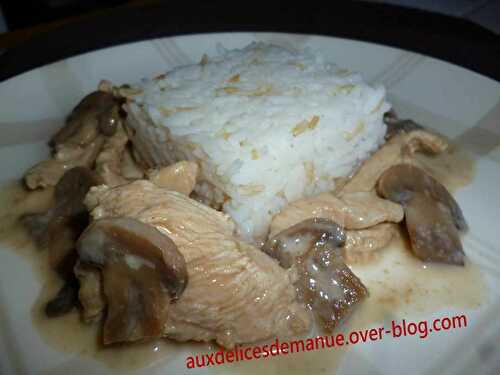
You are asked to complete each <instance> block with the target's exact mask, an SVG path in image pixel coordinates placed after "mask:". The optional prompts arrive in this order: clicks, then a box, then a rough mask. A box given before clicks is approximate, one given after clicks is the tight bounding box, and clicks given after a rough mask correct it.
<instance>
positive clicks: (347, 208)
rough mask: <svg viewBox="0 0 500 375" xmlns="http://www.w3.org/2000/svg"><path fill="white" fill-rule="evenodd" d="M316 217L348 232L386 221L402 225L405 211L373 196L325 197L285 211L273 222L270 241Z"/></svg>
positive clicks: (302, 200)
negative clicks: (339, 226)
mask: <svg viewBox="0 0 500 375" xmlns="http://www.w3.org/2000/svg"><path fill="white" fill-rule="evenodd" d="M313 217H318V218H325V219H329V220H332V221H334V222H336V223H339V224H340V225H342V226H343V227H344V228H346V229H364V228H369V227H371V226H373V225H376V224H379V223H383V222H387V221H389V222H394V223H398V222H400V221H401V220H402V219H403V209H402V207H401V205H399V204H396V203H393V202H390V201H388V200H386V199H382V198H380V197H378V196H377V195H376V194H375V193H374V192H359V193H358V192H354V193H346V194H344V195H342V196H341V197H336V196H335V195H333V194H332V193H322V194H319V195H316V196H313V197H309V198H303V199H299V200H297V201H295V202H291V203H290V204H288V205H287V206H286V207H285V208H283V210H281V212H279V213H278V214H276V215H275V216H274V218H273V220H272V221H271V226H270V237H272V236H274V235H275V234H277V233H279V232H281V231H282V230H284V229H286V228H288V227H291V226H292V225H295V224H297V223H299V222H301V221H303V220H305V219H310V218H313Z"/></svg>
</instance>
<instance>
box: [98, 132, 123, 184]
mask: <svg viewBox="0 0 500 375" xmlns="http://www.w3.org/2000/svg"><path fill="white" fill-rule="evenodd" d="M127 142H128V137H127V134H126V133H125V131H124V130H123V128H122V126H121V125H119V126H118V127H117V129H116V132H115V134H114V135H112V136H111V137H107V138H106V141H105V142H104V144H103V146H102V149H101V152H100V153H99V155H98V156H97V159H96V161H95V169H96V172H97V173H98V174H99V175H100V176H101V178H102V180H103V181H104V183H105V184H106V185H108V186H110V187H115V186H118V185H123V184H126V183H127V182H129V181H128V180H127V179H126V178H125V177H123V176H122V175H121V163H122V157H123V154H124V153H125V148H126V146H127Z"/></svg>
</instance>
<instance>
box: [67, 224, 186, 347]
mask: <svg viewBox="0 0 500 375" xmlns="http://www.w3.org/2000/svg"><path fill="white" fill-rule="evenodd" d="M77 249H78V254H79V256H80V261H81V262H82V263H84V264H86V265H88V266H93V267H96V268H97V269H99V270H100V271H101V275H102V282H103V289H104V295H105V298H106V302H107V308H108V310H107V314H106V321H105V323H104V333H103V341H104V344H106V345H107V344H112V343H117V342H124V341H137V340H142V339H147V338H154V337H160V336H161V335H162V332H163V328H164V324H165V323H166V319H167V315H168V308H169V304H170V303H171V302H172V301H175V300H176V299H178V298H179V297H180V296H181V295H182V292H183V291H184V289H185V288H186V285H187V281H188V275H187V269H186V262H185V260H184V257H183V255H182V254H181V253H180V252H179V251H178V250H177V247H176V245H175V244H174V242H173V241H172V240H170V238H168V237H167V236H166V235H165V234H162V233H160V232H159V231H158V230H157V229H156V228H154V227H153V226H150V225H147V224H144V223H142V222H140V221H138V220H134V219H131V218H125V217H123V218H112V219H100V220H96V221H95V222H93V223H92V224H91V225H90V226H89V228H87V229H86V230H85V232H84V233H83V234H82V236H81V237H80V239H79V241H78V244H77Z"/></svg>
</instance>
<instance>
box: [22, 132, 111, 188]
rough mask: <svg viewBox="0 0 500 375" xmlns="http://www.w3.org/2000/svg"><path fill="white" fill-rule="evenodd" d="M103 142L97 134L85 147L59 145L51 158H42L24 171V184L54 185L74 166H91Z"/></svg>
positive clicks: (33, 185)
mask: <svg viewBox="0 0 500 375" xmlns="http://www.w3.org/2000/svg"><path fill="white" fill-rule="evenodd" d="M103 143H104V137H103V136H97V138H95V139H94V140H93V141H92V142H90V143H89V144H88V145H86V146H85V147H80V146H75V147H71V148H69V146H64V145H63V146H61V147H59V149H58V151H57V152H56V154H55V155H54V158H53V159H49V160H44V161H42V162H41V163H39V164H37V165H35V166H34V167H32V168H31V169H29V170H28V172H26V174H25V176H24V182H25V183H26V186H27V187H28V188H29V189H37V188H46V187H49V186H55V185H56V184H57V182H58V181H59V179H60V178H61V177H62V176H63V175H64V173H65V172H67V171H68V170H70V169H72V168H74V167H91V166H92V165H93V164H94V161H95V159H96V157H97V155H98V153H99V150H100V149H101V146H102V145H103Z"/></svg>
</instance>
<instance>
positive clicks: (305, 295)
mask: <svg viewBox="0 0 500 375" xmlns="http://www.w3.org/2000/svg"><path fill="white" fill-rule="evenodd" d="M344 244H345V234H344V231H343V229H342V228H341V227H340V226H338V225H337V224H335V223H334V222H332V221H330V220H326V219H318V218H314V219H308V220H305V221H303V222H301V223H299V224H296V225H294V226H293V227H290V228H288V229H286V230H284V231H282V232H280V233H279V234H278V235H276V236H275V237H273V238H271V239H269V240H268V241H267V242H266V243H265V244H264V246H263V251H264V252H266V253H267V254H269V255H270V256H272V257H274V258H276V259H278V261H279V262H280V264H281V265H282V266H283V267H285V268H290V267H294V268H295V269H296V270H297V273H298V275H299V278H298V281H297V282H296V284H295V286H296V288H297V295H298V296H299V299H300V300H301V301H302V302H304V303H305V304H306V306H307V307H308V308H310V309H311V310H312V311H313V312H314V313H315V314H316V316H317V317H318V318H319V319H320V320H321V321H322V323H323V324H324V327H325V328H326V329H328V330H332V329H333V328H334V327H335V326H336V325H337V324H338V323H339V322H340V321H341V320H342V319H343V318H345V317H346V316H347V315H349V314H350V313H351V312H352V311H353V309H354V307H355V306H356V305H357V304H358V303H359V302H361V301H362V300H364V299H365V298H366V297H367V295H368V291H367V289H366V287H365V286H364V285H363V283H362V282H361V281H360V280H359V279H358V278H357V277H356V275H354V274H353V273H352V271H351V270H350V269H349V267H347V266H346V264H345V263H344V260H343V258H342V256H341V254H340V251H339V249H340V248H341V247H342V246H344Z"/></svg>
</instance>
